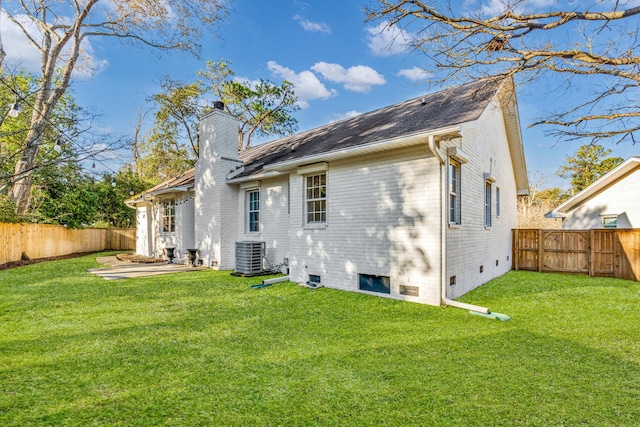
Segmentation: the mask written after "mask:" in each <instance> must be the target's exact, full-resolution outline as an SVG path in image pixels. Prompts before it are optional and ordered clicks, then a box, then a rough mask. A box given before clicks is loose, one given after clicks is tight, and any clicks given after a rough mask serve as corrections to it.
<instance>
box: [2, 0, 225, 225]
mask: <svg viewBox="0 0 640 427" xmlns="http://www.w3.org/2000/svg"><path fill="white" fill-rule="evenodd" d="M228 8H229V3H228V2H227V1H225V0H167V1H148V0H108V1H107V0H86V1H81V2H79V1H77V0H39V1H21V0H5V2H4V8H3V9H2V10H3V13H4V16H6V18H7V19H8V20H9V21H11V22H12V23H13V24H14V25H15V26H16V27H17V28H19V29H20V30H21V31H22V33H23V35H24V37H25V39H26V40H28V41H29V42H30V43H31V45H32V46H33V47H34V48H36V49H37V50H38V52H39V54H40V59H41V68H40V69H41V73H40V75H39V76H38V88H37V91H36V93H35V98H34V101H33V103H32V105H33V112H32V114H31V116H30V122H29V130H28V131H27V134H26V136H25V142H24V148H23V149H22V151H21V153H20V157H19V159H18V160H17V161H16V164H15V169H14V175H15V177H16V178H15V179H14V180H13V184H12V187H11V192H10V195H11V198H12V199H13V201H14V202H15V204H16V209H17V212H18V213H19V214H23V213H25V212H26V211H27V208H28V207H29V202H30V197H31V183H32V171H33V169H34V165H35V162H36V161H37V158H38V152H39V150H40V148H41V146H42V137H43V135H45V132H46V130H47V128H48V127H50V119H51V114H52V112H53V110H54V109H55V107H56V105H57V104H58V102H59V101H60V99H61V98H62V97H63V96H64V95H65V93H66V91H67V89H68V88H69V86H70V85H71V82H72V75H73V72H74V71H75V70H77V69H79V68H82V67H83V66H85V67H87V65H86V64H88V63H89V62H87V61H84V62H83V54H84V53H86V50H85V49H83V47H84V45H83V43H84V44H86V42H87V41H88V40H92V39H96V38H104V37H113V38H117V39H120V40H123V41H128V42H131V43H142V44H144V45H147V46H149V47H152V48H154V49H159V50H182V51H186V52H192V53H198V51H199V47H200V44H199V42H200V39H201V37H202V34H203V32H204V31H205V30H206V29H208V28H210V27H211V26H212V25H213V24H215V23H217V22H219V21H221V20H223V19H225V18H226V16H227V13H228ZM33 27H36V28H37V29H38V30H37V34H34V32H33V30H32V28H33ZM0 53H1V52H0ZM88 67H89V68H90V66H88Z"/></svg>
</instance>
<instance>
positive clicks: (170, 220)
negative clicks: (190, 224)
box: [162, 200, 176, 233]
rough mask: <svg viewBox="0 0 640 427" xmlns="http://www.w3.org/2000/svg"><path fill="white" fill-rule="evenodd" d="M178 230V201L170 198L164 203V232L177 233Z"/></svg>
mask: <svg viewBox="0 0 640 427" xmlns="http://www.w3.org/2000/svg"><path fill="white" fill-rule="evenodd" d="M175 231H176V201H175V200H170V201H167V202H163V203H162V232H163V233H175Z"/></svg>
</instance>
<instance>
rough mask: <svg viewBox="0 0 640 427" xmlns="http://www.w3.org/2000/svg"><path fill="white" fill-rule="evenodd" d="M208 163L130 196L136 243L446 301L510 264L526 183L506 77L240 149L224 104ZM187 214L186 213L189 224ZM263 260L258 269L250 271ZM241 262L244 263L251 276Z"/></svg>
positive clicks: (230, 265)
mask: <svg viewBox="0 0 640 427" xmlns="http://www.w3.org/2000/svg"><path fill="white" fill-rule="evenodd" d="M217 105H218V107H220V108H217V109H214V110H213V111H211V112H210V113H209V114H207V115H205V116H204V117H202V119H201V123H200V143H201V147H200V158H199V159H198V161H197V164H196V167H195V169H194V170H192V171H188V172H187V173H185V175H184V176H181V177H177V178H176V179H175V180H173V181H174V182H167V183H163V184H161V185H160V186H158V187H154V188H153V189H150V190H148V191H147V192H144V193H142V194H141V195H138V196H136V197H135V198H133V199H131V200H130V201H129V202H128V203H129V204H130V205H131V206H135V207H136V208H137V209H138V251H139V252H140V253H143V254H147V255H156V256H159V255H162V253H163V250H164V249H165V248H167V247H171V248H176V251H177V255H178V259H180V258H181V257H183V256H186V255H187V253H186V249H190V248H189V247H188V246H193V247H194V248H196V249H198V258H199V260H200V262H201V263H202V264H204V265H207V266H211V267H213V268H217V269H223V270H236V271H238V270H240V271H239V272H240V273H247V274H248V273H254V272H256V269H257V272H259V271H260V270H264V269H269V268H271V266H278V267H279V268H280V269H281V271H283V272H284V271H286V272H287V273H288V274H289V276H290V279H291V280H292V281H294V282H298V283H300V284H305V285H307V286H311V287H318V286H325V287H329V288H334V289H342V290H347V291H356V292H361V293H366V294H371V295H379V296H386V297H390V298H395V299H402V300H407V301H414V302H419V303H425V304H433V305H438V304H440V303H441V302H442V301H443V300H445V299H446V298H456V297H458V296H460V295H462V294H464V293H466V292H468V291H470V290H472V289H474V288H476V287H477V286H480V285H481V284H483V283H485V282H487V281H489V280H491V279H493V278H495V277H497V276H499V275H501V274H504V273H505V272H507V271H508V270H510V268H511V260H510V255H511V229H512V228H514V227H515V226H516V197H517V195H518V194H526V192H527V191H528V182H527V175H526V165H525V161H524V154H523V147H522V140H521V135H520V127H519V122H518V111H517V104H516V99H515V93H514V90H513V85H512V83H511V82H509V81H507V82H492V81H479V82H474V83H470V84H467V85H462V86H458V87H453V88H449V89H445V90H443V91H440V92H436V93H432V94H427V95H425V96H423V97H418V98H415V99H410V100H408V101H405V102H401V103H399V104H395V105H392V106H389V107H384V108H380V109H378V110H375V111H372V112H369V113H365V114H362V115H359V116H356V117H352V118H349V119H345V120H342V121H340V122H335V123H330V124H327V125H325V126H322V127H320V128H316V129H312V130H309V131H306V132H302V133H299V134H296V135H292V136H288V137H285V138H282V139H279V140H276V141H272V142H269V143H266V144H262V145H259V146H256V147H254V148H251V149H249V150H245V151H242V152H240V153H238V151H237V126H238V123H237V122H236V121H235V118H234V117H232V116H231V115H229V114H228V113H227V112H225V111H224V110H223V108H222V106H221V105H220V104H217ZM183 216H184V218H182V217H183ZM256 266H257V268H256ZM243 270H246V271H243Z"/></svg>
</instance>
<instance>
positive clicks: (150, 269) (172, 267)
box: [87, 256, 209, 280]
mask: <svg viewBox="0 0 640 427" xmlns="http://www.w3.org/2000/svg"><path fill="white" fill-rule="evenodd" d="M96 261H97V262H98V263H100V264H104V265H106V267H100V268H89V269H87V271H88V272H90V273H93V274H95V275H97V276H100V277H102V278H103V279H105V280H119V279H130V278H133V277H146V276H157V275H160V274H171V273H185V272H188V271H202V270H209V268H208V267H192V266H189V265H185V264H169V263H168V262H162V263H148V264H147V263H134V262H125V261H120V260H119V259H117V258H116V257H115V256H105V257H98V258H96Z"/></svg>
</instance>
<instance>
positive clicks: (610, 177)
mask: <svg viewBox="0 0 640 427" xmlns="http://www.w3.org/2000/svg"><path fill="white" fill-rule="evenodd" d="M638 168H640V156H632V157H629V158H628V159H627V160H625V161H624V162H622V163H620V164H619V165H618V166H616V167H615V168H613V169H612V170H610V171H609V172H607V173H606V174H605V175H603V176H601V177H600V178H599V179H598V180H597V181H595V182H593V183H592V184H591V185H589V186H588V187H587V188H585V189H584V190H582V191H581V192H579V193H578V194H576V195H575V196H573V197H572V198H570V199H569V200H567V201H566V202H564V203H563V204H561V205H560V206H558V207H557V208H555V209H554V210H552V211H551V212H549V213H547V214H546V215H545V217H546V218H564V217H566V216H567V214H568V213H569V212H570V211H572V210H573V209H575V208H577V207H579V206H580V205H582V204H584V203H585V202H587V201H589V200H590V199H592V198H593V197H595V196H597V195H598V194H600V193H602V192H603V191H604V190H606V189H607V188H609V187H611V186H612V185H613V184H615V183H617V182H619V181H621V180H622V179H624V178H625V177H627V176H628V175H629V174H631V173H633V172H634V171H636V170H637V169H638Z"/></svg>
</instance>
